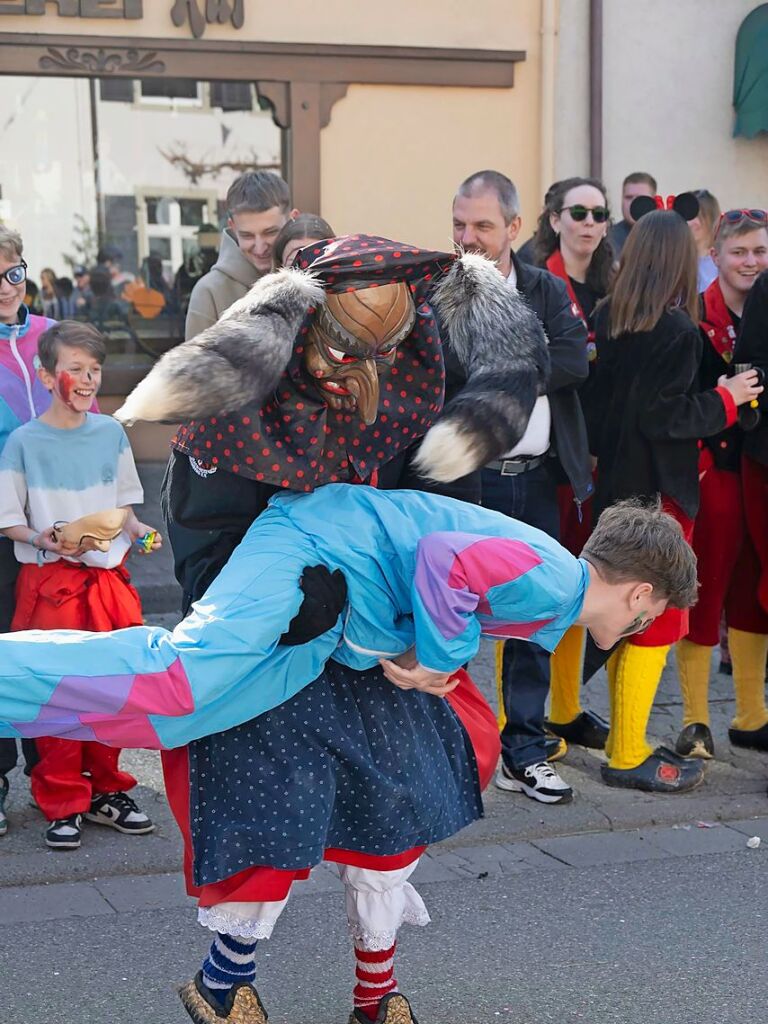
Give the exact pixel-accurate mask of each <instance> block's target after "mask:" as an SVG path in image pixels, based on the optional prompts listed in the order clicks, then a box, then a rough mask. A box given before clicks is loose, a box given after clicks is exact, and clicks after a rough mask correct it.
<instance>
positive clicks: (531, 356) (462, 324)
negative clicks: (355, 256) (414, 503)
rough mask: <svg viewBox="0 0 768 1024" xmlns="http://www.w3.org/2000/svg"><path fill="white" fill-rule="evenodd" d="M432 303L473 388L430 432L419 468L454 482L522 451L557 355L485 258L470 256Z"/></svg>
mask: <svg viewBox="0 0 768 1024" xmlns="http://www.w3.org/2000/svg"><path fill="white" fill-rule="evenodd" d="M431 302H432V305H433V308H434V309H435V312H436V314H437V318H438V322H439V325H440V335H441V337H442V338H443V340H444V343H445V344H446V345H447V347H448V348H449V349H450V351H451V352H452V353H453V354H454V355H455V356H456V358H457V359H458V361H459V363H460V364H461V367H462V369H463V371H464V373H465V374H466V378H467V382H466V385H465V386H464V387H463V388H462V390H461V391H460V392H459V394H458V395H456V396H455V397H454V398H452V399H451V401H449V402H448V403H447V404H446V406H445V408H444V409H443V413H442V415H441V417H440V419H439V420H438V422H437V423H436V424H435V425H434V426H433V427H432V428H431V429H430V430H429V431H428V432H427V435H426V437H425V438H424V441H423V442H422V445H421V448H420V449H419V453H418V455H417V456H416V459H415V462H414V464H415V466H416V468H417V470H418V471H419V472H421V473H422V474H423V475H424V476H427V477H429V478H430V479H432V480H437V481H441V482H444V483H446V482H449V481H451V480H456V479H458V478H459V477H462V476H465V475H466V474H467V473H471V472H472V471H473V470H475V469H478V468H480V467H481V466H484V465H485V464H486V463H488V462H491V461H492V460H494V459H498V458H499V456H501V455H503V454H504V452H507V451H510V450H511V449H512V448H514V447H515V445H516V444H517V443H518V441H519V440H520V439H521V438H522V436H523V434H524V433H525V430H526V427H527V426H528V420H529V419H530V415H531V412H532V411H533V406H534V403H535V401H536V399H537V397H538V396H539V395H541V394H544V393H545V392H546V388H547V382H548V379H549V352H548V350H547V337H546V334H545V333H544V328H543V326H542V323H541V321H540V320H539V318H538V317H537V316H536V314H535V313H534V312H533V310H532V309H531V308H530V307H529V306H528V304H527V303H526V301H525V299H524V298H523V297H522V295H520V293H519V292H518V291H517V289H515V288H512V287H511V286H510V284H509V282H508V281H506V280H505V279H504V278H503V277H502V275H501V274H500V273H499V271H498V268H497V267H496V265H495V264H494V263H492V262H491V261H490V260H488V259H486V258H485V257H484V256H479V255H477V254H474V253H465V254H464V255H463V256H462V257H461V259H459V260H457V261H456V263H455V264H454V265H453V267H452V268H451V270H450V271H449V273H448V274H446V276H445V277H444V278H443V279H442V280H441V281H439V282H438V284H437V285H436V287H435V289H434V291H433V293H432V296H431Z"/></svg>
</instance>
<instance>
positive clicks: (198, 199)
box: [138, 194, 216, 281]
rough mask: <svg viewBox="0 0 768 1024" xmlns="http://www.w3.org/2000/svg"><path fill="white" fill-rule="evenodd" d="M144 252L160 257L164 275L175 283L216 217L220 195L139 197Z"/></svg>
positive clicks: (140, 227) (142, 254) (144, 255)
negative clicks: (205, 228)
mask: <svg viewBox="0 0 768 1024" xmlns="http://www.w3.org/2000/svg"><path fill="white" fill-rule="evenodd" d="M138 206H139V211H140V217H141V221H140V225H139V235H140V242H139V244H140V253H139V256H140V258H142V259H145V258H147V257H149V256H151V255H156V256H159V257H160V259H161V260H162V262H163V272H164V274H165V275H166V277H167V278H168V279H169V280H171V281H172V280H173V278H174V276H175V274H176V272H177V271H178V269H179V267H180V266H181V265H182V264H183V263H184V262H185V261H186V259H187V258H188V256H189V255H190V253H191V252H193V251H194V248H195V246H196V244H197V234H198V231H199V230H200V228H201V226H202V225H203V224H206V223H208V222H210V221H211V220H213V218H214V217H215V216H216V196H215V195H213V194H209V195H205V194H202V195H199V196H176V195H141V194H140V195H139V200H138Z"/></svg>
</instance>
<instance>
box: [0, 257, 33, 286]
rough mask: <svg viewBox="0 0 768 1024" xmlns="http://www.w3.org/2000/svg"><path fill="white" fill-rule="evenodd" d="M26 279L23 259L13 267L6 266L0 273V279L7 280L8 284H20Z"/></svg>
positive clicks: (25, 266)
mask: <svg viewBox="0 0 768 1024" xmlns="http://www.w3.org/2000/svg"><path fill="white" fill-rule="evenodd" d="M26 280H27V264H26V263H25V262H24V260H22V261H21V263H18V264H17V265H16V266H15V267H8V269H7V270H6V271H4V272H3V273H2V274H0V281H7V282H8V284H22V282H24V281H26Z"/></svg>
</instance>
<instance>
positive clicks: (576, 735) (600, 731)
mask: <svg viewBox="0 0 768 1024" xmlns="http://www.w3.org/2000/svg"><path fill="white" fill-rule="evenodd" d="M544 726H545V728H547V729H549V731H550V732H552V733H554V734H555V736H560V737H561V738H562V739H564V740H567V741H568V743H575V744H576V745H577V746H579V747H589V748H590V749H591V750H605V741H606V740H607V739H608V730H609V726H608V723H607V722H606V721H605V719H604V718H601V717H600V716H599V715H596V714H595V713H594V711H582V712H581V714H579V715H577V716H576V717H575V718H574V720H573V721H572V722H550V721H546V722H545V723H544Z"/></svg>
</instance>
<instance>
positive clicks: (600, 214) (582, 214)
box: [563, 203, 608, 224]
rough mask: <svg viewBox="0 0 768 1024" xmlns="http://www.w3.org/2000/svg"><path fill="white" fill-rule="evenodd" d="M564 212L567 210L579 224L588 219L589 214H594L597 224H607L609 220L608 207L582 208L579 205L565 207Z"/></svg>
mask: <svg viewBox="0 0 768 1024" xmlns="http://www.w3.org/2000/svg"><path fill="white" fill-rule="evenodd" d="M563 209H564V210H567V211H568V212H569V213H570V215H571V217H572V219H573V220H575V221H578V222H579V223H580V222H581V221H583V220H586V219H587V214H588V213H591V214H592V219H593V220H594V222H595V224H605V222H606V221H607V220H608V207H607V206H582V205H581V204H580V203H577V204H576V205H575V206H564V207H563Z"/></svg>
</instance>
